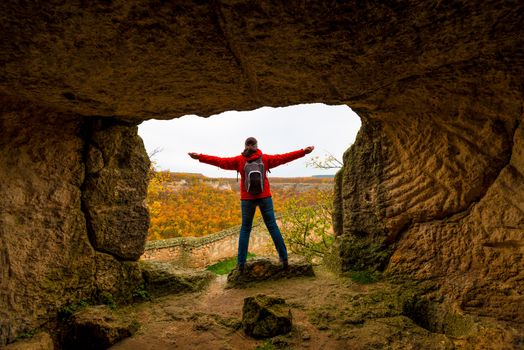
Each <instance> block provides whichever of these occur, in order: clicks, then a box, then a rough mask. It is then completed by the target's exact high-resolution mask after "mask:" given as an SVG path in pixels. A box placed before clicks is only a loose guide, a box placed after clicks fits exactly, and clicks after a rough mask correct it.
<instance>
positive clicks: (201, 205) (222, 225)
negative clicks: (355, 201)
mask: <svg viewBox="0 0 524 350" xmlns="http://www.w3.org/2000/svg"><path fill="white" fill-rule="evenodd" d="M270 182H271V192H272V194H273V198H274V204H275V211H276V212H277V213H278V212H279V211H282V210H284V208H285V206H286V203H288V201H290V200H294V199H299V198H300V199H302V200H303V201H305V202H306V203H308V205H314V204H315V203H317V201H318V198H319V195H320V193H325V192H328V193H329V192H332V191H333V178H315V177H296V178H289V177H271V176H270ZM239 187H240V182H238V181H237V180H236V179H234V178H211V177H206V176H204V175H202V174H194V173H174V172H169V171H160V172H152V174H151V181H150V184H149V188H148V196H147V204H148V208H149V212H150V216H151V221H150V222H151V225H150V228H149V237H148V239H149V240H156V239H164V238H173V237H181V236H197V237H198V236H205V235H208V234H211V233H215V232H218V231H221V230H224V229H226V228H229V227H232V226H236V225H240V223H241V215H240V195H239Z"/></svg>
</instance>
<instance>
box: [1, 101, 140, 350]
mask: <svg viewBox="0 0 524 350" xmlns="http://www.w3.org/2000/svg"><path fill="white" fill-rule="evenodd" d="M0 108H1V110H0V120H1V128H0V130H1V131H0V132H1V133H2V137H1V139H0V140H1V141H0V152H1V155H2V156H1V157H0V182H1V183H2V186H0V209H1V211H0V221H1V225H0V259H1V264H0V276H1V279H0V285H1V288H0V326H1V327H0V344H2V343H5V342H6V341H12V340H14V339H15V338H16V336H17V335H18V334H22V333H24V332H29V331H31V330H33V329H35V328H38V327H39V326H40V325H42V324H43V323H44V322H46V321H47V320H48V319H50V318H51V319H52V318H54V317H55V316H56V312H57V311H59V310H61V309H63V308H66V307H68V306H69V305H72V304H76V303H78V302H79V301H81V300H101V301H104V300H105V299H110V300H111V301H112V302H124V301H130V300H132V299H133V293H134V292H135V290H137V289H139V288H140V286H141V285H142V284H143V279H142V274H141V272H140V270H139V269H138V266H137V263H136V262H132V261H122V260H123V258H125V257H127V258H135V259H136V258H137V257H138V256H140V255H141V254H142V253H143V250H144V245H145V235H146V233H147V220H148V216H147V212H146V211H145V209H144V206H143V198H144V197H145V191H146V185H145V184H146V176H145V172H144V171H143V169H144V168H145V169H147V167H148V164H149V161H148V160H147V156H146V155H145V152H144V150H143V146H142V144H141V141H140V139H138V136H137V134H136V132H137V128H136V126H133V125H131V126H129V125H126V124H123V125H119V126H118V127H116V129H118V131H117V132H113V131H112V128H114V127H110V128H106V129H104V130H103V132H102V131H101V134H103V135H97V133H96V132H95V131H93V128H92V126H91V125H92V123H93V122H95V123H98V122H96V121H95V119H87V120H86V119H83V118H79V117H78V116H70V115H64V114H61V113H58V112H55V111H51V110H48V109H41V108H37V107H34V106H32V105H31V104H28V103H27V102H24V103H22V102H19V101H17V100H14V99H7V98H4V99H3V100H2V101H1V107H0ZM108 122H109V123H113V124H115V123H117V122H116V121H112V122H111V121H109V120H108V121H107V122H104V123H108ZM86 130H89V131H90V132H89V133H87V132H86ZM123 130H125V131H123ZM122 134H124V135H125V137H122ZM110 135H112V136H110ZM103 137H106V138H107V139H111V140H112V142H108V143H110V144H111V145H112V147H113V148H112V149H111V150H110V151H109V150H107V149H109V148H111V147H109V146H108V145H107V144H106V145H105V146H106V147H105V150H106V154H104V157H105V158H104V161H105V163H100V168H99V169H98V171H99V172H100V173H102V174H104V173H105V172H111V174H110V175H107V176H106V180H104V179H100V178H101V177H103V176H100V177H96V176H97V175H95V174H93V173H94V172H87V173H86V169H92V168H93V165H92V163H93V162H92V160H91V158H88V159H89V161H87V162H86V153H92V152H88V151H90V150H91V148H90V147H91V146H90V145H91V144H92V140H96V139H98V140H99V139H101V138H103ZM100 143H102V142H100ZM128 147H129V148H128ZM137 150H138V151H137ZM140 150H141V151H142V154H143V155H142V157H140V156H137V159H139V160H142V161H143V164H142V165H141V166H138V165H137V164H136V163H137V162H138V161H137V160H134V158H133V154H134V153H133V152H139V151H140ZM135 154H136V153H135ZM118 157H121V158H125V159H126V161H127V159H131V160H134V164H133V167H127V168H126V164H127V163H126V161H121V162H120V163H118V161H119V158H118ZM86 163H87V164H86ZM116 163H117V165H115V164H116ZM111 167H112V168H111ZM117 167H119V168H118V169H115V168H117ZM106 168H108V169H107V170H106ZM133 169H136V170H133ZM133 171H136V172H135V175H136V177H133V176H132V174H131V173H132V172H133ZM108 178H110V179H108ZM97 180H99V181H98V182H97ZM104 181H107V182H111V184H112V186H111V187H109V186H102V185H100V186H98V185H97V184H98V183H104ZM126 181H128V182H126ZM104 184H105V183H104ZM131 186H133V189H132V190H129V187H131ZM115 193H117V194H119V195H120V197H118V200H115V196H116V195H115ZM126 196H127V197H126ZM108 197H110V198H111V199H107V198H108ZM137 198H141V199H140V200H137ZM108 202H109V203H108ZM137 208H139V209H138V210H137ZM93 212H96V213H100V215H98V216H97V215H92V213H93ZM108 213H112V214H119V213H120V214H119V215H120V216H119V217H120V218H121V219H122V220H121V221H119V222H115V220H114V219H113V223H111V224H107V220H108V219H107V217H108ZM124 213H125V215H124ZM104 215H105V216H104ZM140 215H142V216H141V217H140ZM109 217H110V216H109ZM138 217H140V219H138ZM136 221H139V222H140V223H141V225H139V224H138V225H134V226H133V227H131V228H129V229H128V230H126V228H127V227H129V226H132V225H130V223H131V222H136ZM90 233H92V234H90ZM98 237H104V239H105V240H104V241H103V242H104V244H105V246H104V245H101V244H100V243H99V242H100V240H99V239H98ZM118 242H121V244H120V245H119V244H118ZM111 244H112V246H113V247H119V248H118V249H113V250H111V249H110V248H107V247H111ZM102 248H107V249H102ZM104 252H109V254H108V253H104ZM121 252H125V254H124V253H121Z"/></svg>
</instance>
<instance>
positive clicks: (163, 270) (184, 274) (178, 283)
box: [140, 260, 215, 297]
mask: <svg viewBox="0 0 524 350" xmlns="http://www.w3.org/2000/svg"><path fill="white" fill-rule="evenodd" d="M140 268H141V270H142V274H143V276H144V284H145V289H146V290H147V292H148V293H149V294H150V295H151V296H154V297H158V296H164V295H169V294H176V293H186V292H197V291H199V290H202V289H203V288H204V287H206V286H207V285H208V283H209V282H210V281H211V280H212V279H213V278H214V277H215V274H214V273H212V272H210V271H205V270H191V269H182V268H180V267H177V266H176V265H174V264H172V263H169V262H160V261H152V260H149V261H141V262H140Z"/></svg>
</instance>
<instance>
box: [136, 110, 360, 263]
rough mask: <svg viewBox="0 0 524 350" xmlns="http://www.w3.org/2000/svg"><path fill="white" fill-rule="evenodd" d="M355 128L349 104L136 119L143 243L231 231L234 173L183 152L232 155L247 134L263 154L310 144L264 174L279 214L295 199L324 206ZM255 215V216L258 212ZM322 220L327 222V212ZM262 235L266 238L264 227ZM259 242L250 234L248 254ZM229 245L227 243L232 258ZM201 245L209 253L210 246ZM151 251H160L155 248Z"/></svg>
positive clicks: (235, 210) (236, 212)
mask: <svg viewBox="0 0 524 350" xmlns="http://www.w3.org/2000/svg"><path fill="white" fill-rule="evenodd" d="M360 125H361V123H360V118H359V117H358V115H357V114H356V113H355V112H353V111H352V110H351V109H350V108H349V107H348V106H346V105H336V106H329V105H325V104H303V105H294V106H288V107H281V108H272V107H262V108H259V109H257V110H253V111H243V112H239V111H228V112H223V113H221V114H217V115H213V116H210V117H208V118H201V117H198V116H196V115H187V116H183V117H180V118H177V119H173V120H167V121H166V120H149V121H146V122H143V123H142V124H140V126H139V135H140V136H141V137H142V139H143V141H144V145H145V148H146V151H147V153H148V155H149V156H150V158H151V162H152V163H151V164H152V168H151V169H152V170H151V171H152V175H151V181H150V184H149V190H148V196H147V203H148V207H149V211H150V216H151V217H150V227H149V232H148V247H149V246H151V247H155V248H156V245H158V244H159V243H160V241H166V240H171V241H173V244H180V243H181V242H180V238H184V237H191V239H192V238H193V237H208V236H216V235H217V233H219V234H223V233H224V235H225V236H227V235H226V234H225V232H226V231H232V232H236V233H238V232H237V231H238V226H239V225H240V223H241V214H240V205H239V203H240V201H239V199H240V196H239V190H240V188H239V187H240V185H239V180H237V172H236V171H230V170H223V169H220V168H218V167H216V166H210V165H207V164H204V163H201V162H199V161H198V160H194V159H191V158H190V157H189V156H188V153H189V152H196V153H203V154H209V155H214V156H219V157H233V156H236V155H237V154H240V152H241V151H242V150H243V146H244V140H245V139H246V138H247V137H250V136H254V137H256V138H257V139H258V143H259V147H260V149H261V150H263V153H265V154H282V153H287V152H292V151H295V150H298V149H303V148H305V147H307V146H315V150H314V152H312V153H310V154H308V155H306V156H305V157H303V158H300V159H297V160H295V161H293V162H290V163H287V164H284V165H281V166H279V167H276V168H273V169H271V172H270V173H268V179H269V181H270V184H271V194H272V196H273V198H274V203H275V212H276V213H277V216H278V215H280V214H282V213H284V212H285V211H288V210H290V208H291V205H297V204H296V203H295V202H294V201H295V200H296V201H298V203H299V204H298V205H299V206H300V207H303V206H305V205H306V202H307V203H308V205H311V204H313V203H314V204H318V203H319V202H320V201H321V200H323V201H324V202H327V201H329V202H330V205H331V202H332V193H333V186H334V176H335V173H336V172H337V171H338V170H339V169H340V168H341V167H342V164H343V154H344V152H345V151H346V150H347V149H348V148H349V147H350V146H351V144H352V143H353V141H354V140H355V138H356V135H357V133H358V131H359V129H360ZM326 196H329V198H327V199H326V198H325V197H326ZM313 197H314V198H313ZM321 198H322V199H321ZM291 203H293V204H291ZM255 218H256V220H257V219H259V220H260V219H261V217H260V213H259V212H258V211H257V214H256V217H255ZM329 221H330V225H331V215H329ZM255 222H257V221H255ZM262 226H263V225H262ZM330 234H331V235H332V231H330ZM265 235H266V236H267V238H268V239H269V235H268V234H267V232H266V233H265ZM173 239H175V240H173ZM266 243H268V242H266V240H264V239H261V240H256V239H254V240H253V242H252V243H250V251H251V250H253V251H255V252H261V251H268V253H270V252H269V249H267V247H266V248H265V249H259V248H260V246H261V245H262V244H266ZM218 244H223V242H217V245H218ZM234 245H236V243H234V244H231V246H232V247H231V252H232V253H231V254H232V255H233V256H234V255H235V254H234V251H235V249H236V247H234ZM208 250H209V252H208V253H209V254H211V253H212V251H213V249H208ZM171 251H173V249H172V247H171ZM218 251H220V249H216V250H215V252H218ZM155 252H156V253H155V254H156V255H158V254H160V253H159V250H158V249H155ZM220 253H221V254H218V256H217V258H216V259H213V258H212V257H210V261H208V263H210V262H213V261H215V260H217V261H218V260H220V259H222V258H223V256H222V255H223V254H225V253H224V251H223V250H222V251H221V252H220ZM192 254H193V255H194V254H195V252H194V251H193V252H192ZM190 255H191V254H190ZM211 255H212V254H211ZM144 257H146V258H151V259H154V258H155V257H153V256H149V255H148V248H147V247H146V253H145V254H144ZM156 258H158V257H156ZM188 259H189V260H192V259H191V258H190V257H188V256H186V257H184V259H182V260H183V261H182V260H181V261H180V264H183V265H184V264H188ZM189 264H191V262H189ZM195 264H196V263H195ZM195 267H196V265H195ZM198 267H202V266H198Z"/></svg>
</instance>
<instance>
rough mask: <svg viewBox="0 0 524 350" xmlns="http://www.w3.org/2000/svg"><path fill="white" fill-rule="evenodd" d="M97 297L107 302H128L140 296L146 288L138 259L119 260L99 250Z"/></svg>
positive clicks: (96, 276) (96, 259)
mask: <svg viewBox="0 0 524 350" xmlns="http://www.w3.org/2000/svg"><path fill="white" fill-rule="evenodd" d="M95 265H96V273H95V281H96V293H97V294H96V299H97V300H98V301H100V302H106V301H107V300H108V299H109V300H112V301H114V302H115V303H119V304H120V303H128V302H131V301H133V300H134V299H136V298H137V297H139V296H140V295H139V293H140V292H141V291H142V290H143V289H144V278H143V277H142V271H141V270H140V267H139V263H138V262H136V261H118V260H116V259H115V258H114V257H113V256H111V255H109V254H105V253H99V252H97V253H96V255H95Z"/></svg>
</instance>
